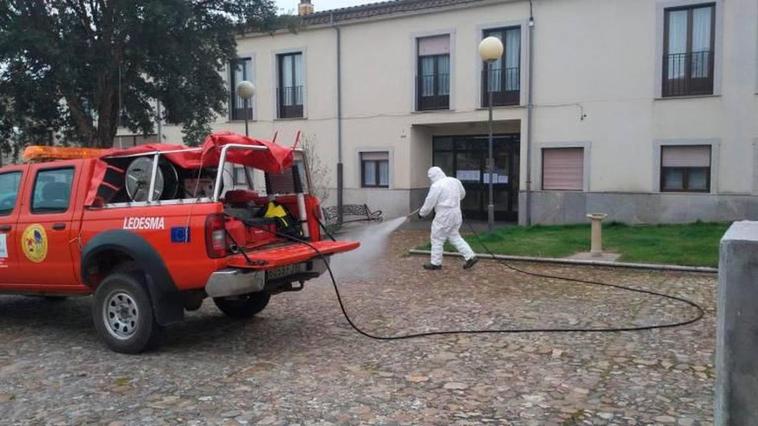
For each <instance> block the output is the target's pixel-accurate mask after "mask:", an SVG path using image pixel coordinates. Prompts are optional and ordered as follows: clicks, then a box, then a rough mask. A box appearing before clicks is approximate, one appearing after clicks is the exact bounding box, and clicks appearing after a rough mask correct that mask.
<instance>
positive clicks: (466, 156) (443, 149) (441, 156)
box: [433, 135, 519, 221]
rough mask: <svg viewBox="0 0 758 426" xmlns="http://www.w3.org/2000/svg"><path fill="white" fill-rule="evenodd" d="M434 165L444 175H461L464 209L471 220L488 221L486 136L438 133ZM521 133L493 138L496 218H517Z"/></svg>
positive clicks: (435, 139) (513, 219)
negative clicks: (463, 190) (442, 134)
mask: <svg viewBox="0 0 758 426" xmlns="http://www.w3.org/2000/svg"><path fill="white" fill-rule="evenodd" d="M433 146H434V148H433V149H434V158H433V162H434V165H436V166H438V167H440V168H442V170H444V171H445V174H447V175H448V176H453V177H456V178H458V179H459V180H460V181H461V182H462V183H463V187H464V188H465V189H466V198H465V199H464V200H463V201H462V202H461V210H463V214H464V216H465V217H467V218H469V219H477V220H486V219H487V204H488V203H489V193H488V188H489V181H490V175H489V173H488V172H487V167H486V165H487V156H488V153H489V152H488V138H487V136H438V137H434V139H433ZM518 153H519V137H518V135H497V136H495V137H494V138H493V157H494V161H495V167H494V170H493V178H492V181H493V196H494V206H495V220H501V221H515V220H517V218H518V168H519V161H518Z"/></svg>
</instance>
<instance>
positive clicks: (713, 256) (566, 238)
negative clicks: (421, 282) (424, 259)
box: [424, 222, 729, 267]
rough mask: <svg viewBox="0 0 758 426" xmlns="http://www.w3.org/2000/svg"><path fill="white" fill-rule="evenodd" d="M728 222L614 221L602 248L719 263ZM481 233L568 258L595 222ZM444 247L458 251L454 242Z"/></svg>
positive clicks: (643, 258)
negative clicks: (636, 222)
mask: <svg viewBox="0 0 758 426" xmlns="http://www.w3.org/2000/svg"><path fill="white" fill-rule="evenodd" d="M728 227H729V224H728V223H702V222H697V223H692V224H687V225H636V226H630V225H624V224H620V223H610V224H607V225H605V226H603V249H604V250H606V251H610V252H615V253H619V254H621V257H620V258H619V261H622V262H643V263H667V264H673V265H689V266H713V267H716V266H718V261H719V259H718V258H719V240H720V239H721V237H722V236H723V235H724V232H726V230H727V228H728ZM462 231H464V232H465V227H464V229H462ZM464 238H466V240H467V241H468V242H469V243H470V244H471V247H472V248H473V249H474V251H476V252H478V253H485V250H484V249H483V248H482V245H481V243H480V242H479V241H478V240H477V238H476V237H475V236H473V235H470V234H469V235H464ZM481 238H482V241H483V242H484V244H486V245H487V247H488V248H489V249H490V250H492V252H493V253H495V254H510V255H517V256H540V257H565V256H570V255H572V254H574V253H577V252H583V251H589V249H590V225H589V224H587V225H564V226H539V225H538V226H532V227H529V228H526V227H520V226H509V227H505V228H500V229H496V230H495V231H493V232H492V233H484V234H482V236H481ZM424 248H426V249H428V248H429V245H428V244H427V245H426V246H424ZM445 249H446V250H452V251H454V249H453V248H452V247H449V246H446V248H445Z"/></svg>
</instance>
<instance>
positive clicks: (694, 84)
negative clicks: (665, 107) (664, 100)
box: [662, 50, 713, 96]
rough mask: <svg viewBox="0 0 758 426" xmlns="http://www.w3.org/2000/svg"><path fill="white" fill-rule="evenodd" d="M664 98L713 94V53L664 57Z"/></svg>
mask: <svg viewBox="0 0 758 426" xmlns="http://www.w3.org/2000/svg"><path fill="white" fill-rule="evenodd" d="M662 94H663V96H690V95H711V94H713V52H711V51H708V50H705V51H701V52H688V53H671V54H668V55H664V56H663V88H662Z"/></svg>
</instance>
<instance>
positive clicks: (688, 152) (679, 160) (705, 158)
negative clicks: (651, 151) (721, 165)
mask: <svg viewBox="0 0 758 426" xmlns="http://www.w3.org/2000/svg"><path fill="white" fill-rule="evenodd" d="M661 149H662V150H663V153H662V159H661V165H662V166H663V167H710V166H711V147H710V146H708V145H702V146H664V147H662V148H661Z"/></svg>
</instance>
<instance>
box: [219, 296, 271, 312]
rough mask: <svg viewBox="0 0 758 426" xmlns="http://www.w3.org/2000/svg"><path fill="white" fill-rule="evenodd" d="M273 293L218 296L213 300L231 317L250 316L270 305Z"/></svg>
mask: <svg viewBox="0 0 758 426" xmlns="http://www.w3.org/2000/svg"><path fill="white" fill-rule="evenodd" d="M270 298H271V295H270V294H268V293H267V292H265V291H261V292H258V293H250V294H244V295H241V296H233V297H216V298H214V299H213V302H214V303H216V306H217V307H218V309H219V310H220V311H221V312H223V313H225V314H226V315H227V316H228V317H230V318H235V319H245V318H250V317H252V316H253V315H255V314H257V313H258V312H260V311H262V310H263V308H265V307H266V305H268V301H269V299H270Z"/></svg>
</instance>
